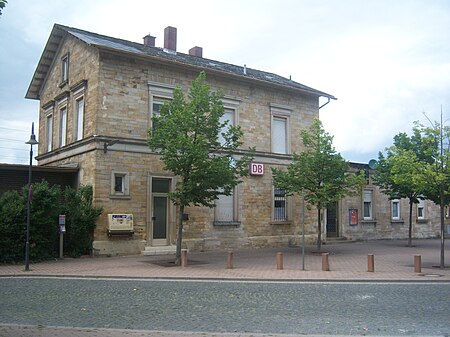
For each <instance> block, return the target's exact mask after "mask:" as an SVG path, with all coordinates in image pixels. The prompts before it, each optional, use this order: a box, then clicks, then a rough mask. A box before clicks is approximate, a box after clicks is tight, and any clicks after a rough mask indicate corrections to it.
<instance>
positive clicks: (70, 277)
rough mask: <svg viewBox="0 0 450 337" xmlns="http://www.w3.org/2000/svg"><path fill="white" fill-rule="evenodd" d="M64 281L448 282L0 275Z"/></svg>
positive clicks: (441, 281) (445, 282) (430, 282)
mask: <svg viewBox="0 0 450 337" xmlns="http://www.w3.org/2000/svg"><path fill="white" fill-rule="evenodd" d="M6 278H11V279H13V278H23V279H66V280H90V281H138V282H192V283H195V282H198V283H200V282H205V283H261V284H270V283H274V284H277V283H278V284H280V283H285V284H289V283H291V284H295V283H298V284H312V283H314V284H317V283H325V284H340V283H348V284H361V283H367V284H375V283H376V284H380V283H381V284H427V283H428V284H439V283H441V284H447V283H450V280H442V279H441V280H437V279H422V280H395V279H394V280H391V279H270V280H268V279H257V278H249V279H247V278H193V277H189V278H182V277H125V276H124V277H117V276H114V277H109V276H71V275H62V276H58V275H0V279H6Z"/></svg>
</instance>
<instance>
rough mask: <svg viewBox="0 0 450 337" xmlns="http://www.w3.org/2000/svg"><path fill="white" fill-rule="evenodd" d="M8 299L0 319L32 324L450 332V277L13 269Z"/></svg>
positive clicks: (0, 291) (1, 282)
mask: <svg viewBox="0 0 450 337" xmlns="http://www.w3.org/2000/svg"><path fill="white" fill-rule="evenodd" d="M0 298H2V307H1V309H0V322H3V323H9V324H20V325H24V326H27V325H34V326H42V327H44V326H67V327H85V328H90V329H104V328H106V329H138V330H141V331H144V330H156V331H196V332H197V334H198V333H204V334H207V333H209V334H211V335H212V334H215V333H244V332H245V333H254V334H263V333H266V334H268V333H272V334H276V333H284V334H299V335H305V334H328V335H345V334H349V335H363V334H365V335H374V334H375V335H425V334H429V335H435V336H444V335H445V334H447V335H449V334H450V325H449V324H448V317H449V316H448V313H449V311H450V301H449V300H448V299H449V298H450V283H436V282H432V283H428V282H419V283H416V282H406V283H405V282H401V283H399V282H383V283H374V282H364V283H361V282H337V283H336V282H273V281H272V282H260V281H250V282H249V281H228V282H224V281H195V280H192V281H188V280H172V281H168V280H146V279H141V280H137V279H131V280H130V279H121V280H117V279H116V280H110V279H89V278H82V279H72V278H63V279H61V278H47V277H37V278H32V277H26V278H23V277H13V278H2V279H0ZM424 299H426V300H425V301H424ZM0 331H1V330H0ZM130 332H132V331H130Z"/></svg>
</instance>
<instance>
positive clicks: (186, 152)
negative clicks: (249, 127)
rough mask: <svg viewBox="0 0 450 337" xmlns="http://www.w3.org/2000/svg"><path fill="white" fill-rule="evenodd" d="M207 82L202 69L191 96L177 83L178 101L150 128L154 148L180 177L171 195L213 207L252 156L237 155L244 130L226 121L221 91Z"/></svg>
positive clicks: (178, 200) (244, 170)
mask: <svg viewBox="0 0 450 337" xmlns="http://www.w3.org/2000/svg"><path fill="white" fill-rule="evenodd" d="M205 81H206V75H205V73H204V72H201V73H200V75H199V76H198V77H197V78H196V79H195V80H194V81H193V82H192V87H191V89H190V92H189V99H186V98H185V96H184V94H183V92H182V90H181V88H176V89H175V91H174V97H173V100H172V101H170V102H168V103H166V104H164V105H163V106H162V107H161V114H160V116H154V117H153V119H152V121H153V123H154V124H155V125H157V127H155V128H154V129H150V130H149V138H148V144H149V147H150V148H151V149H152V150H153V151H155V152H157V153H159V154H160V155H161V160H162V161H163V162H164V165H165V169H166V170H169V171H171V172H173V173H174V174H175V175H176V176H179V177H181V180H180V181H179V182H178V183H177V185H176V189H175V191H174V192H173V193H171V194H170V198H171V200H172V201H173V202H174V203H175V204H176V205H180V206H188V205H194V206H200V205H202V206H208V207H214V200H216V199H218V197H219V195H221V194H225V195H230V194H231V193H232V190H233V188H234V187H235V186H236V185H237V184H238V183H239V182H240V177H242V176H244V175H246V174H247V172H248V169H247V168H248V164H249V162H250V160H251V157H249V156H243V157H242V158H241V159H239V160H235V158H234V157H233V155H234V154H235V151H236V150H237V148H238V147H240V146H241V145H242V142H241V140H240V139H241V137H242V135H243V132H242V130H241V128H240V127H239V126H231V125H228V121H226V122H221V117H222V116H223V114H224V107H223V103H222V101H221V98H222V94H221V93H211V92H210V88H209V86H208V85H207V84H206V83H205ZM219 135H221V136H222V138H223V141H222V142H221V141H220V140H219Z"/></svg>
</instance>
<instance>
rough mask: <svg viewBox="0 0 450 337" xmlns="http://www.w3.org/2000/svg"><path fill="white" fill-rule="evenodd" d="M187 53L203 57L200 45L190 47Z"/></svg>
mask: <svg viewBox="0 0 450 337" xmlns="http://www.w3.org/2000/svg"><path fill="white" fill-rule="evenodd" d="M189 55H192V56H197V57H203V48H202V47H197V46H195V47H192V48H191V49H189Z"/></svg>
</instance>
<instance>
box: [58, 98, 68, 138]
mask: <svg viewBox="0 0 450 337" xmlns="http://www.w3.org/2000/svg"><path fill="white" fill-rule="evenodd" d="M66 139H67V106H63V107H61V108H60V109H59V146H60V147H63V146H65V145H66Z"/></svg>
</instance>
